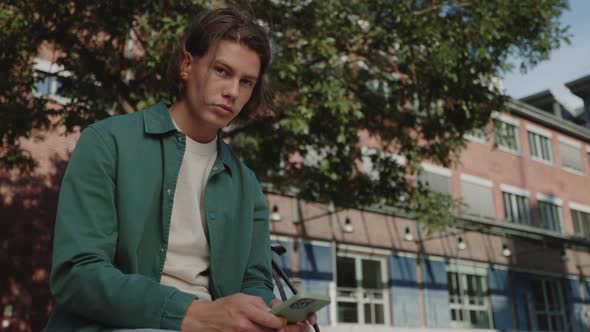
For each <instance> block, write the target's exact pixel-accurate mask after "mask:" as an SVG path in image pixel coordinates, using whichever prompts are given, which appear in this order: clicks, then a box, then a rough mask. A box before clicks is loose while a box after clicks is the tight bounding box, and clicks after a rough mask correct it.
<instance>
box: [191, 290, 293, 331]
mask: <svg viewBox="0 0 590 332" xmlns="http://www.w3.org/2000/svg"><path fill="white" fill-rule="evenodd" d="M286 323H287V320H286V319H284V318H281V317H277V316H275V315H273V314H271V313H270V308H269V307H268V306H267V305H266V304H265V303H264V301H263V300H262V299H261V298H259V297H257V296H251V295H246V294H241V293H240V294H234V295H231V296H227V297H222V298H220V299H217V300H215V301H213V302H203V301H193V303H192V304H191V305H190V306H189V307H188V310H187V311H186V314H185V315H184V319H183V320H182V324H181V326H180V330H181V331H187V332H188V331H219V332H225V331H228V332H234V331H236V332H237V331H239V332H271V331H276V330H281V329H282V328H283V327H285V325H286ZM289 331H290V330H289ZM302 331H303V330H302Z"/></svg>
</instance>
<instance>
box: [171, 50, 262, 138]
mask: <svg viewBox="0 0 590 332" xmlns="http://www.w3.org/2000/svg"><path fill="white" fill-rule="evenodd" d="M186 62H187V63H188V65H185V66H182V67H181V69H182V70H184V71H185V72H186V75H184V76H181V77H183V78H185V79H186V94H185V96H184V98H185V99H186V103H187V106H188V110H189V113H190V115H191V116H192V117H194V120H195V121H197V122H198V123H199V125H202V126H203V127H202V128H203V129H212V130H217V129H220V128H223V127H225V126H227V125H228V124H229V123H230V122H231V121H232V120H233V119H234V118H235V117H236V116H237V115H238V114H239V113H240V111H241V110H242V108H243V107H244V105H245V104H246V103H247V102H248V100H250V96H251V95H252V91H253V89H254V85H255V84H256V82H257V80H258V73H259V72H260V57H259V56H258V54H256V52H254V51H253V50H251V49H250V48H248V47H247V46H246V45H243V44H239V43H237V42H234V41H227V40H221V41H219V42H218V43H216V44H213V45H211V47H209V50H208V51H207V53H206V54H205V55H203V56H202V57H200V58H193V59H192V60H190V59H189V60H188V61H186ZM181 75H183V73H182V72H181Z"/></svg>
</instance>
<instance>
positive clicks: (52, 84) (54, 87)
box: [33, 58, 71, 104]
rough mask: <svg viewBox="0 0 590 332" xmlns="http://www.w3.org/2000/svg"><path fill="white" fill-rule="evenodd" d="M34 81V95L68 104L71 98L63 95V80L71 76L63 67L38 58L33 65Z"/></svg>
mask: <svg viewBox="0 0 590 332" xmlns="http://www.w3.org/2000/svg"><path fill="white" fill-rule="evenodd" d="M33 70H34V79H35V83H34V86H33V95H34V96H36V97H45V98H49V99H53V100H54V101H56V102H58V103H60V104H67V103H68V102H69V98H66V97H64V96H62V95H61V93H60V90H61V88H62V86H63V83H62V80H63V79H64V78H65V77H68V76H70V75H71V73H70V72H67V71H65V70H64V69H63V67H62V66H60V65H57V64H55V63H52V62H50V61H47V60H44V59H40V58H37V59H35V60H34V63H33Z"/></svg>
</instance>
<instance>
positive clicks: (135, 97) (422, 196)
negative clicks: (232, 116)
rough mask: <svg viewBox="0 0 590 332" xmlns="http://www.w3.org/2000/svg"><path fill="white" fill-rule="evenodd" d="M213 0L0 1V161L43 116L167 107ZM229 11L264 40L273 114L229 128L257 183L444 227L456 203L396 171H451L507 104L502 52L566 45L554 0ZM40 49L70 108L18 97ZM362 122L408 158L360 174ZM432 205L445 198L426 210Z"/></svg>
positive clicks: (536, 52) (291, 0)
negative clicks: (176, 70)
mask: <svg viewBox="0 0 590 332" xmlns="http://www.w3.org/2000/svg"><path fill="white" fill-rule="evenodd" d="M211 2H215V3H217V2H218V1H205V0H203V1H189V0H181V1H174V2H171V1H143V2H142V1H139V2H137V1H134V2H112V1H107V2H102V1H99V2H88V1H79V0H74V1H69V2H60V1H55V0H47V1H8V2H6V1H5V2H2V4H0V25H1V26H2V27H3V28H2V30H1V31H0V48H1V49H2V51H1V52H2V53H1V56H0V60H1V63H0V68H1V70H2V75H1V78H0V80H1V81H0V103H1V104H0V112H1V113H0V119H1V122H0V130H1V132H0V136H1V137H2V146H1V147H0V153H1V154H0V156H1V157H2V159H1V160H2V162H4V161H5V160H8V159H7V158H9V157H8V154H9V152H10V154H11V155H12V157H10V160H12V161H14V160H18V158H17V159H15V158H16V157H14V154H15V153H16V151H19V147H18V138H19V137H27V136H29V135H31V130H32V129H33V128H43V127H46V126H49V125H50V123H49V121H47V118H48V116H50V115H58V116H60V118H61V119H62V120H61V122H60V123H58V124H55V125H66V126H67V128H68V130H72V129H73V128H75V127H76V126H85V125H87V124H89V123H92V122H94V121H96V120H99V119H102V118H105V117H108V116H111V115H115V114H121V113H127V112H133V111H137V110H140V109H142V108H143V107H145V106H146V105H149V104H150V103H153V102H155V101H157V100H160V99H169V100H170V95H169V94H168V91H167V87H166V84H165V79H164V70H165V67H166V63H167V60H168V59H169V57H170V55H171V51H172V49H173V47H174V41H175V40H176V39H177V38H178V36H179V35H180V34H181V33H182V29H183V28H184V27H185V26H186V25H187V24H188V23H189V22H191V21H192V20H193V19H194V18H195V17H196V16H197V15H198V13H200V12H201V11H202V10H203V9H204V8H210V7H212V4H211ZM237 5H238V6H239V7H241V8H243V9H244V10H245V11H247V12H249V13H251V14H253V15H255V16H256V17H257V18H259V19H260V21H261V22H262V23H263V24H264V26H265V27H267V29H268V31H269V34H270V36H271V38H272V43H273V52H274V58H273V63H272V68H271V71H270V73H269V76H270V77H269V80H270V82H271V83H272V87H273V88H274V89H275V91H276V98H275V100H276V105H275V106H276V110H277V111H276V114H275V116H274V117H273V118H265V119H260V120H257V121H255V122H253V123H250V124H238V125H236V126H232V127H231V129H230V130H229V131H228V133H227V134H228V137H229V138H230V139H231V140H232V143H233V145H234V146H235V148H236V150H237V151H238V152H239V153H240V154H241V155H242V156H243V157H244V159H245V160H246V162H247V164H249V165H250V166H251V167H252V168H253V169H254V170H255V172H256V173H257V174H258V175H259V178H260V179H261V180H263V181H266V182H269V183H272V184H273V186H274V187H276V188H279V189H280V188H282V189H286V188H297V190H298V192H299V195H300V196H301V197H302V198H304V199H313V200H319V201H333V202H335V204H336V205H339V206H343V207H351V206H359V205H369V204H376V203H379V204H388V205H399V206H404V207H411V208H413V209H416V210H417V211H418V213H417V216H418V218H419V219H420V220H422V221H425V222H426V223H428V224H432V225H437V224H438V223H441V222H443V221H444V222H445V223H447V222H448V220H449V219H448V218H446V217H443V215H442V214H440V213H446V214H447V215H448V212H449V209H450V208H452V204H451V203H449V201H448V200H445V199H444V198H441V197H438V196H436V195H434V196H433V195H430V194H426V193H425V192H424V191H422V190H420V189H419V188H416V187H415V186H414V185H413V184H412V183H411V181H410V180H408V179H409V178H411V177H408V176H406V175H405V174H415V173H416V172H417V171H418V170H419V162H420V161H421V160H431V161H433V162H436V163H440V164H443V165H448V164H449V163H451V162H452V161H453V158H454V157H455V156H456V155H457V153H459V152H460V150H461V149H462V147H463V146H464V140H463V134H464V133H466V132H470V131H471V130H473V129H474V128H479V127H482V126H483V125H484V124H485V123H486V122H487V121H488V119H489V116H490V113H491V112H492V111H493V110H497V111H502V110H504V107H505V106H504V105H505V102H506V97H505V96H503V95H502V94H501V92H500V91H498V88H497V87H496V86H495V85H494V84H493V82H494V79H495V78H496V77H498V76H501V75H502V73H503V72H505V71H506V70H509V69H510V68H509V67H508V65H507V62H506V60H507V57H508V56H509V55H517V56H519V57H520V58H521V59H522V66H521V68H522V69H526V68H530V67H531V66H534V65H536V64H537V63H538V62H540V61H542V60H544V59H547V58H548V56H549V54H550V52H551V51H552V50H553V49H556V48H558V47H559V46H560V45H561V43H562V42H567V41H568V32H567V28H566V27H564V26H563V25H562V24H561V23H560V22H559V18H560V16H561V14H562V12H563V11H564V10H565V9H567V1H565V0H546V1H538V0H521V1H512V0H495V1H487V0H472V1H465V2H457V1H443V0H441V1H434V0H433V1H424V0H400V1H389V0H374V1H361V0H322V1H312V0H249V1H247V0H241V1H238V3H237ZM131 31H133V33H134V34H135V35H136V37H138V40H137V41H136V42H135V47H136V50H140V52H138V53H137V54H135V55H131V54H130V53H129V52H128V51H127V50H126V48H125V41H126V40H127V38H128V36H129V34H130V33H131ZM44 42H47V43H49V44H51V45H53V46H54V48H55V49H56V50H58V51H59V53H56V54H57V55H58V57H57V59H56V62H57V63H58V64H59V65H61V66H63V68H64V71H67V72H69V73H71V75H69V76H67V77H62V83H63V86H62V88H61V90H60V94H61V95H63V96H65V97H67V98H69V102H68V103H66V104H65V105H64V107H63V108H62V109H60V110H58V111H51V112H50V111H48V109H47V108H46V103H45V102H46V100H44V99H42V98H33V97H32V96H31V94H30V93H29V92H30V91H31V90H32V86H33V83H34V75H33V71H32V62H31V58H32V57H33V56H34V55H35V54H36V52H37V51H38V50H39V47H40V46H41V45H42V44H43V43H44ZM127 73H131V75H130V76H127ZM126 76H127V77H126ZM359 131H362V132H363V133H366V134H367V135H369V136H370V137H377V138H379V142H380V144H381V149H383V150H386V151H390V152H392V153H396V154H399V155H402V156H404V157H405V158H406V160H407V164H406V166H401V165H399V164H398V163H397V162H396V161H395V160H394V159H391V158H388V157H387V155H376V156H373V157H372V159H373V164H374V166H375V167H376V169H378V171H379V172H380V176H379V177H377V178H371V177H369V176H367V175H365V174H363V172H362V167H360V163H357V162H355V161H358V160H360V157H361V155H360V148H361V144H360V143H361V142H360V141H359ZM298 157H301V158H298ZM312 159H313V160H312ZM310 160H311V161H310ZM400 198H404V199H403V200H402V199H400ZM436 201H438V202H439V203H440V202H442V203H440V204H434V203H432V204H431V202H436ZM433 216H434V217H433Z"/></svg>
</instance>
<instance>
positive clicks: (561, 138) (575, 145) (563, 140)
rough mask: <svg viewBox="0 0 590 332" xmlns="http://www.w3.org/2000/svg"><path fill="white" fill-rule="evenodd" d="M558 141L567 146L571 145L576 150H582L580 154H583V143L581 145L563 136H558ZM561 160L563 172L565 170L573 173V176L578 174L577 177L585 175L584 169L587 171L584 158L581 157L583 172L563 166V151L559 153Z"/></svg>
mask: <svg viewBox="0 0 590 332" xmlns="http://www.w3.org/2000/svg"><path fill="white" fill-rule="evenodd" d="M557 140H558V141H559V143H563V144H565V145H569V146H570V147H572V148H575V149H578V150H580V154H581V153H582V143H580V142H578V141H575V140H573V139H571V138H568V137H565V136H561V135H559V136H557ZM559 159H560V162H561V168H562V169H563V170H565V171H567V172H569V173H572V174H576V175H585V173H584V169H585V165H584V164H585V163H584V158H583V157H581V159H580V160H581V162H582V170H581V171H580V170H577V169H573V168H570V167H567V166H564V165H563V159H562V155H561V149H560V151H559Z"/></svg>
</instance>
